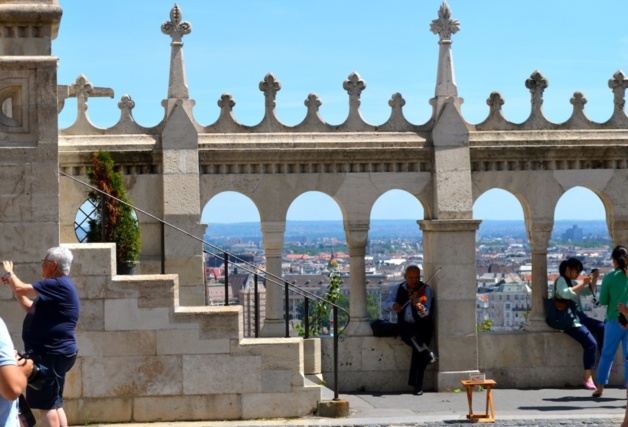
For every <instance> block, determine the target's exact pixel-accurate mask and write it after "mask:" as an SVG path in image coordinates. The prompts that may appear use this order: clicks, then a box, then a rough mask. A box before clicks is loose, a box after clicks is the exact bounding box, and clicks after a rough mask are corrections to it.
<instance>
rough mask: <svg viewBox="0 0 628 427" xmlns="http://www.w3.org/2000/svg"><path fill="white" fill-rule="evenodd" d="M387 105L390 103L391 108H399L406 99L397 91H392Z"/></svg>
mask: <svg viewBox="0 0 628 427" xmlns="http://www.w3.org/2000/svg"><path fill="white" fill-rule="evenodd" d="M388 105H390V106H391V107H392V109H393V110H399V109H401V107H403V106H404V105H406V100H405V99H403V96H401V94H400V93H399V92H396V93H393V95H392V97H391V98H390V99H389V100H388Z"/></svg>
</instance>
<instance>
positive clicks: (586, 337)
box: [565, 311, 604, 369]
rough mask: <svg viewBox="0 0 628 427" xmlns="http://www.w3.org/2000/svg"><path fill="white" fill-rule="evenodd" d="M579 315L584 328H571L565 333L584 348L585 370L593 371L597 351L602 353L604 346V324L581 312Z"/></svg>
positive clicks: (583, 361) (583, 360)
mask: <svg viewBox="0 0 628 427" xmlns="http://www.w3.org/2000/svg"><path fill="white" fill-rule="evenodd" d="M577 314H578V319H579V320H580V324H581V325H582V326H580V327H578V328H569V329H567V330H566V331H565V333H566V334H567V335H569V336H570V337H571V338H573V339H575V340H576V341H578V342H579V343H580V345H581V346H582V350H583V353H582V363H583V365H584V369H593V368H594V367H595V356H596V353H597V350H600V351H602V347H603V346H604V322H601V321H599V320H597V319H593V318H591V317H589V316H587V315H586V314H584V313H582V312H580V311H579V312H578V313H577Z"/></svg>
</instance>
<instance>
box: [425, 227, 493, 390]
mask: <svg viewBox="0 0 628 427" xmlns="http://www.w3.org/2000/svg"><path fill="white" fill-rule="evenodd" d="M480 222H481V221H479V220H425V221H418V223H419V225H420V226H421V230H422V231H423V251H424V260H423V269H424V271H423V272H422V273H423V277H424V279H425V280H427V279H428V278H430V277H431V276H432V275H433V274H435V273H436V271H438V269H439V268H441V270H440V271H439V272H438V273H437V274H436V275H435V276H434V277H433V278H432V280H431V281H430V283H429V284H430V286H431V287H432V289H433V290H434V293H435V307H434V313H435V323H436V328H435V329H436V330H435V335H434V336H435V340H433V341H432V344H431V347H432V348H433V349H434V350H435V351H436V353H437V354H438V357H439V359H438V372H437V375H436V388H437V390H439V391H445V390H453V389H457V388H460V380H462V379H468V374H469V373H470V372H474V371H477V369H478V340H477V331H476V328H475V324H476V319H475V306H476V267H475V232H476V230H477V229H478V227H479V226H480Z"/></svg>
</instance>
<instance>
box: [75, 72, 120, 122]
mask: <svg viewBox="0 0 628 427" xmlns="http://www.w3.org/2000/svg"><path fill="white" fill-rule="evenodd" d="M68 96H75V97H76V101H77V107H78V114H79V118H80V116H81V115H83V114H85V113H86V111H87V100H88V99H89V98H90V97H105V96H106V97H109V98H113V89H111V88H108V87H94V85H93V84H92V83H91V82H90V81H89V80H87V77H85V75H84V74H81V75H79V76H78V77H77V78H76V82H74V83H72V84H71V85H70V87H69V90H68Z"/></svg>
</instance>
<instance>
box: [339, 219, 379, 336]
mask: <svg viewBox="0 0 628 427" xmlns="http://www.w3.org/2000/svg"><path fill="white" fill-rule="evenodd" d="M368 231H369V224H368V223H364V222H347V223H345V233H346V235H347V247H348V248H349V258H350V263H351V265H350V277H351V283H350V284H349V290H350V292H349V314H350V316H351V322H350V323H349V326H348V327H347V334H348V335H353V336H359V335H367V336H370V335H373V330H372V329H371V325H370V323H369V318H368V312H367V309H366V272H365V267H364V256H365V255H366V243H367V241H368Z"/></svg>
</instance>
